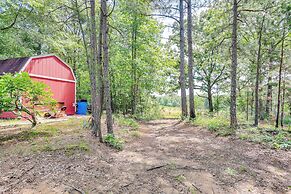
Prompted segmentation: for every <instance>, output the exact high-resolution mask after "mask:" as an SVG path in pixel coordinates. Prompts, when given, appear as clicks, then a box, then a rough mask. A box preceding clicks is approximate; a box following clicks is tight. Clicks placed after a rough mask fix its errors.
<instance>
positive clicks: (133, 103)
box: [131, 16, 137, 115]
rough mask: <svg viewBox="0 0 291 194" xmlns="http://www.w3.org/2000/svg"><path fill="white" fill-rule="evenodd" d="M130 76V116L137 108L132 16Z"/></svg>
mask: <svg viewBox="0 0 291 194" xmlns="http://www.w3.org/2000/svg"><path fill="white" fill-rule="evenodd" d="M131 33H132V34H131V60H132V62H131V76H132V86H131V95H132V98H131V114H132V115H134V114H135V113H136V106H137V75H136V74H137V66H136V57H137V55H136V44H137V24H136V16H134V20H133V24H132V32H131Z"/></svg>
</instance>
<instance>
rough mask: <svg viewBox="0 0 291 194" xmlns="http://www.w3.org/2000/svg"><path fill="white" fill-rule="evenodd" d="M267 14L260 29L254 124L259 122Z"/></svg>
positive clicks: (256, 124)
mask: <svg viewBox="0 0 291 194" xmlns="http://www.w3.org/2000/svg"><path fill="white" fill-rule="evenodd" d="M264 20H265V16H264V17H263V20H262V24H261V27H260V30H259V40H258V45H259V48H258V55H257V68H256V85H255V120H254V126H256V127H257V126H258V124H259V114H260V107H259V87H260V86H259V85H260V84H259V82H260V72H261V47H262V31H263V26H264Z"/></svg>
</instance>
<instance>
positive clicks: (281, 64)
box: [275, 29, 285, 128]
mask: <svg viewBox="0 0 291 194" xmlns="http://www.w3.org/2000/svg"><path fill="white" fill-rule="evenodd" d="M284 36H285V29H284V31H283V37H284ZM284 42H285V38H283V40H282V45H281V58H280V67H279V81H278V82H279V83H278V104H277V115H276V124H275V127H276V128H278V127H279V117H280V104H281V102H280V99H281V81H282V67H283V58H284Z"/></svg>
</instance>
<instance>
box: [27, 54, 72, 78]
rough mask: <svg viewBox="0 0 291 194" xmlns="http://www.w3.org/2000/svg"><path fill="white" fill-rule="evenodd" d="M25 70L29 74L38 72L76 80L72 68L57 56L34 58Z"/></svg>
mask: <svg viewBox="0 0 291 194" xmlns="http://www.w3.org/2000/svg"><path fill="white" fill-rule="evenodd" d="M24 71H26V72H28V73H29V74H37V75H42V76H47V77H54V78H60V79H67V80H73V81H74V76H73V74H72V72H71V70H70V68H69V67H67V66H66V65H65V64H63V63H62V62H61V61H60V60H59V59H58V58H57V57H55V56H48V57H41V58H33V59H31V61H30V63H29V65H28V66H27V67H26V68H25V70H24Z"/></svg>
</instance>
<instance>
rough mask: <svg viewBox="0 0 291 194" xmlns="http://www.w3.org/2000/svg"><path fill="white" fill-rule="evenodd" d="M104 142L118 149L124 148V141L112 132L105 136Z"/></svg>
mask: <svg viewBox="0 0 291 194" xmlns="http://www.w3.org/2000/svg"><path fill="white" fill-rule="evenodd" d="M104 142H105V143H106V144H107V145H109V146H111V147H113V148H115V149H117V150H122V149H123V145H124V141H123V140H122V139H120V138H117V137H115V136H114V135H112V134H107V135H106V136H105V137H104Z"/></svg>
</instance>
